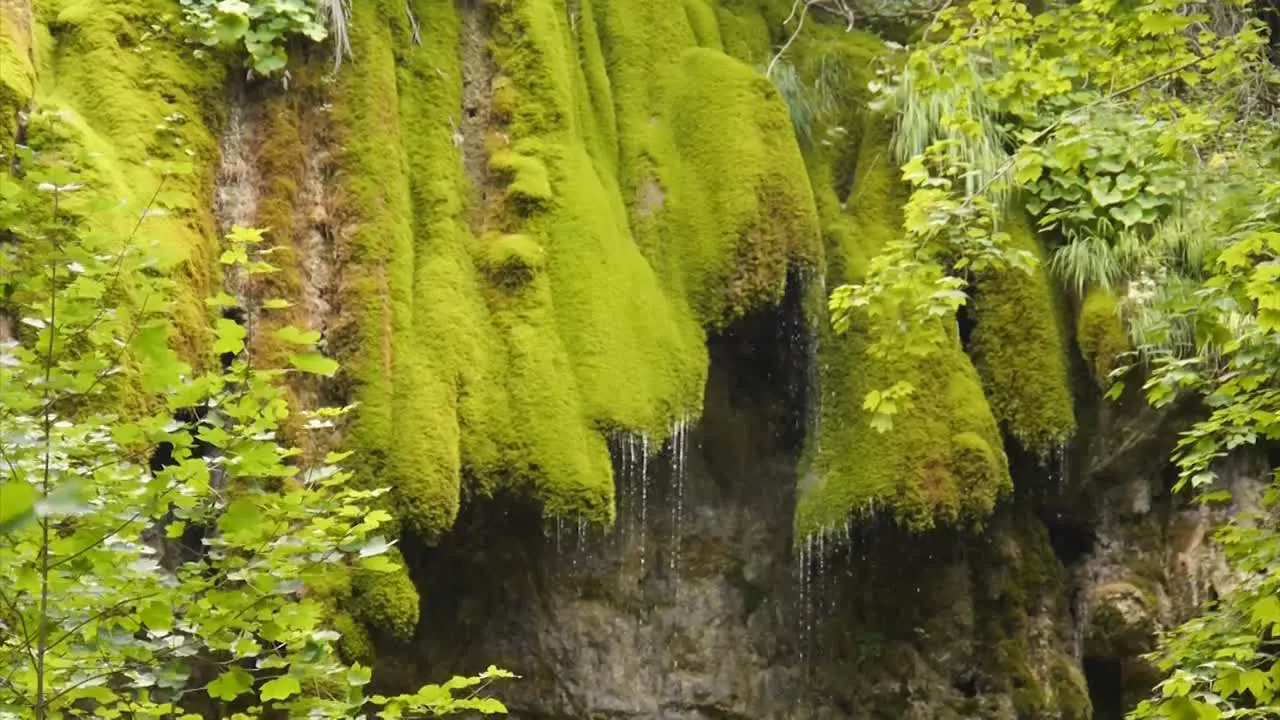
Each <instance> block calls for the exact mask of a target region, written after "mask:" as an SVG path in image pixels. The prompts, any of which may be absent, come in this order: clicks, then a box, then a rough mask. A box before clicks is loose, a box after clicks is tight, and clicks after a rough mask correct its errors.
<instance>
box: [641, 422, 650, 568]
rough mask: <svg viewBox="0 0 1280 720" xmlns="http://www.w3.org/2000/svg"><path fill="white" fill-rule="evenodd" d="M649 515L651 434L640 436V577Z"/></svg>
mask: <svg viewBox="0 0 1280 720" xmlns="http://www.w3.org/2000/svg"><path fill="white" fill-rule="evenodd" d="M648 513H649V434H648V433H642V434H641V435H640V575H641V577H643V576H644V540H645V535H646V534H647V533H648V528H649V523H648V519H647V518H648Z"/></svg>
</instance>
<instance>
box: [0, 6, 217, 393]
mask: <svg viewBox="0 0 1280 720" xmlns="http://www.w3.org/2000/svg"><path fill="white" fill-rule="evenodd" d="M174 12H176V8H175V7H173V6H171V5H170V4H169V3H168V2H165V1H164V0H104V1H94V2H89V1H82V0H36V1H35V2H28V1H26V0H6V2H5V3H3V4H0V153H3V154H4V156H5V157H6V158H11V155H10V152H11V150H12V147H13V143H14V142H15V140H21V141H23V142H24V143H25V144H27V145H28V146H29V147H31V148H32V149H33V150H34V151H35V152H38V153H48V154H56V155H60V156H63V157H64V158H67V159H71V160H73V163H74V166H75V169H76V170H78V171H79V172H80V173H81V174H82V176H83V177H84V179H85V180H86V182H87V185H88V186H89V188H90V191H89V192H88V193H86V194H85V195H81V196H79V197H77V198H73V199H74V200H76V201H77V202H84V203H86V204H87V203H89V202H92V201H95V200H102V201H105V202H106V203H107V204H108V205H116V206H118V207H119V208H120V212H118V213H112V214H105V215H104V214H100V213H99V214H95V215H93V216H92V218H91V222H94V223H97V224H99V226H100V227H99V228H98V229H102V230H107V229H110V230H112V231H114V232H118V233H119V234H121V235H127V234H129V232H130V231H131V229H132V228H133V226H134V225H135V224H137V222H138V217H139V213H141V212H142V210H143V209H144V208H147V207H148V206H149V208H150V212H149V214H148V219H147V221H146V222H145V223H143V224H142V225H140V226H139V228H138V236H137V241H138V242H139V243H144V242H153V241H154V242H157V243H158V245H159V256H160V259H161V264H162V266H163V267H164V268H165V269H170V270H173V271H174V272H175V273H176V274H177V276H178V279H179V282H178V283H177V292H176V294H175V295H174V296H173V297H172V298H170V299H169V302H170V303H171V310H172V315H173V317H174V319H175V326H174V336H175V337H174V338H173V339H174V341H175V343H176V344H177V345H178V347H179V348H180V349H181V350H183V351H184V354H186V355H187V357H188V358H189V359H192V360H196V359H198V358H199V357H200V356H201V350H202V349H203V348H204V347H205V343H206V342H207V337H206V333H205V331H204V328H206V327H207V325H208V323H207V322H206V320H205V309H204V303H203V300H204V298H205V297H206V296H207V295H208V294H210V292H211V290H212V289H213V288H215V287H216V285H217V271H216V263H214V262H213V258H214V255H215V250H216V248H217V242H216V240H215V239H214V232H213V213H212V204H211V203H210V202H209V198H210V197H211V196H212V189H213V168H214V165H215V163H216V159H217V147H216V142H215V140H214V134H213V133H212V132H211V130H210V128H213V127H216V126H217V124H218V111H217V109H216V108H217V104H216V101H215V98H216V97H217V95H218V94H219V92H220V89H221V85H222V78H223V69H222V67H221V66H220V65H218V64H217V63H210V62H209V61H208V59H207V58H206V59H201V58H199V57H196V56H195V55H193V54H192V52H191V48H190V47H189V46H187V45H186V44H185V43H183V42H182V40H181V38H180V37H178V34H177V33H176V31H175V28H174V27H173V24H172V22H171V21H168V22H159V20H160V19H161V18H163V17H165V16H166V15H171V14H172V13H174ZM6 162H8V160H6ZM174 165H182V166H187V168H186V169H187V172H183V173H181V174H177V175H169V176H167V177H166V176H165V171H164V170H163V169H164V168H165V167H166V166H170V167H172V166H174ZM90 196H91V197H90ZM125 400H126V401H127V399H125Z"/></svg>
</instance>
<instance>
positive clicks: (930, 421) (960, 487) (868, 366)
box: [795, 32, 1011, 537]
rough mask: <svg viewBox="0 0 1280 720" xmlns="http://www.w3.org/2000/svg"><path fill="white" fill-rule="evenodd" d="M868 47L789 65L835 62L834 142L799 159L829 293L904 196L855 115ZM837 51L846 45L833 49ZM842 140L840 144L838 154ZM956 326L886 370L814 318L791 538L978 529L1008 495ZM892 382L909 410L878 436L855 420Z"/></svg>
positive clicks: (859, 263)
mask: <svg viewBox="0 0 1280 720" xmlns="http://www.w3.org/2000/svg"><path fill="white" fill-rule="evenodd" d="M878 42H879V41H876V40H874V38H870V37H869V36H865V35H862V34H859V33H849V34H848V35H847V37H844V38H843V39H841V38H837V37H835V36H828V35H826V34H824V33H821V32H820V33H819V34H817V35H816V37H815V39H814V40H813V41H812V42H810V43H807V44H806V45H805V46H802V48H803V49H804V50H805V51H807V52H814V53H817V54H819V58H813V57H809V56H806V55H803V54H802V55H798V56H797V66H798V67H801V68H813V67H817V66H818V65H820V58H827V59H828V61H832V62H834V60H831V58H842V59H843V60H842V62H843V63H844V64H845V65H844V67H845V70H844V71H843V72H842V73H841V74H839V75H837V76H836V77H839V78H842V80H843V84H842V85H841V86H840V87H836V88H834V90H835V91H836V93H837V95H838V97H837V101H838V102H840V103H845V104H847V106H852V107H853V108H855V110H853V111H845V112H842V113H840V117H839V122H841V123H843V124H844V125H843V130H844V132H843V133H840V134H838V135H836V136H835V137H836V138H837V142H833V143H831V144H829V145H824V146H821V147H819V148H815V149H814V150H813V151H811V153H810V156H809V157H808V158H807V159H808V161H809V171H810V176H811V177H812V178H813V183H814V193H815V196H816V197H817V200H818V206H819V208H820V212H821V217H822V224H823V235H824V241H825V246H826V260H827V287H828V288H833V287H835V286H836V285H839V284H841V283H845V282H851V281H855V280H857V279H858V278H859V277H861V274H862V272H863V271H864V268H865V266H866V263H867V261H868V260H869V259H870V258H871V257H872V256H873V255H874V253H875V252H877V251H878V250H879V248H880V247H882V246H883V244H884V243H886V242H887V241H889V240H891V239H893V238H895V237H897V236H898V235H900V234H901V233H902V231H903V230H902V215H901V206H902V203H903V201H904V200H905V198H906V192H905V188H904V187H903V186H902V185H901V183H900V182H899V181H898V179H897V175H898V173H897V170H896V168H895V167H894V164H893V161H892V157H891V155H890V152H889V136H890V135H889V127H888V123H887V122H886V121H885V120H884V119H883V118H879V117H876V116H874V115H872V114H870V113H868V112H866V111H865V110H863V111H857V110H856V108H860V107H861V108H865V104H864V100H865V93H866V90H865V85H866V80H867V79H868V77H869V73H870V70H871V64H872V62H873V60H874V57H875V54H876V53H877V52H878ZM841 43H844V44H841ZM840 138H848V140H846V141H845V142H839V139H840ZM953 323H954V320H951V319H948V320H947V321H946V322H945V323H943V322H941V321H940V322H939V324H938V326H937V329H936V332H937V334H938V340H939V348H938V350H937V351H936V352H935V353H933V354H931V355H930V356H928V357H925V358H895V359H891V360H890V359H885V358H879V357H873V356H870V355H868V354H867V353H866V351H865V350H866V346H867V345H868V343H869V338H868V337H867V335H866V330H865V329H864V328H862V327H860V326H859V325H858V324H856V323H855V325H854V327H852V328H850V330H849V332H848V333H846V334H845V335H844V336H841V337H835V336H834V335H833V334H832V333H831V331H830V330H829V329H827V326H828V323H827V322H826V319H825V315H823V317H822V327H823V330H822V333H823V334H822V337H821V342H820V345H819V352H818V358H817V363H818V366H819V386H820V387H819V392H820V398H821V400H820V404H819V407H818V422H817V423H816V430H815V432H814V433H813V434H812V435H811V437H810V438H809V440H808V448H807V452H806V460H805V463H804V468H803V476H802V478H801V481H800V485H799V488H798V497H797V505H796V518H795V523H796V536H797V537H805V536H807V535H809V534H811V533H815V532H822V531H824V530H829V529H831V528H834V527H840V526H843V525H844V523H845V522H846V521H847V520H848V519H849V518H850V516H853V517H855V518H859V517H865V516H870V515H877V516H887V517H891V518H895V519H896V520H898V521H899V522H901V523H903V524H905V525H907V526H909V527H912V528H916V529H924V528H929V527H933V526H935V525H946V524H957V523H964V522H979V521H982V520H983V519H985V518H986V517H987V516H988V515H990V513H991V512H992V510H993V508H994V507H995V504H996V502H997V500H998V499H999V498H1000V497H1001V496H1002V495H1004V494H1005V493H1007V492H1008V491H1009V490H1010V488H1011V480H1010V477H1009V470H1008V464H1007V459H1006V457H1005V453H1004V449H1003V447H1002V444H1001V439H1000V433H999V431H998V428H997V425H996V422H995V419H994V417H993V416H992V413H991V409H990V407H989V406H988V404H987V401H986V398H985V397H984V396H983V393H982V386H981V383H980V381H979V378H978V374H977V371H976V370H975V369H974V367H973V365H972V363H970V361H969V359H968V357H967V356H966V355H965V353H964V352H963V351H962V350H961V348H960V343H959V339H958V333H957V332H956V328H955V326H954V324H953ZM899 381H906V382H909V383H911V384H912V386H913V387H914V394H913V396H912V399H911V405H910V406H909V407H908V408H906V409H905V410H903V411H902V412H900V413H899V414H897V415H895V416H894V425H893V428H892V429H891V430H889V431H888V432H886V433H879V432H877V431H876V430H875V429H873V428H872V427H871V425H870V417H869V416H868V414H867V413H866V412H865V411H864V410H863V409H862V408H863V399H864V397H865V395H866V393H867V392H869V391H871V390H880V389H884V388H887V387H889V386H891V385H893V384H895V383H897V382H899Z"/></svg>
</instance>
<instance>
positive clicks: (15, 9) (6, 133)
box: [0, 2, 36, 157]
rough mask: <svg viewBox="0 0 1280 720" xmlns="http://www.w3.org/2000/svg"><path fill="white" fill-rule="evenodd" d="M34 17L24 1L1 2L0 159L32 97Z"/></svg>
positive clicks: (34, 74)
mask: <svg viewBox="0 0 1280 720" xmlns="http://www.w3.org/2000/svg"><path fill="white" fill-rule="evenodd" d="M32 26H33V18H32V17H31V8H30V6H29V5H28V4H27V3H26V2H4V3H0V157H8V156H9V152H10V150H11V149H12V147H13V141H14V138H15V137H16V136H17V132H18V113H19V112H20V111H22V110H24V109H26V108H27V106H28V105H29V104H30V102H31V97H32V96H33V95H34V94H35V87H36V72H35V65H34V63H33V52H32V51H33V48H32V44H33V42H34V35H33V32H32V31H33V27H32Z"/></svg>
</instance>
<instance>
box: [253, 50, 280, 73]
mask: <svg viewBox="0 0 1280 720" xmlns="http://www.w3.org/2000/svg"><path fill="white" fill-rule="evenodd" d="M288 62H289V59H288V57H287V56H285V54H284V51H282V50H280V49H278V48H272V50H271V52H269V53H267V54H265V55H258V56H256V57H254V59H253V71H254V72H256V73H258V74H259V75H270V74H271V73H273V72H276V71H277V70H283V69H284V66H285V65H287V64H288Z"/></svg>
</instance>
